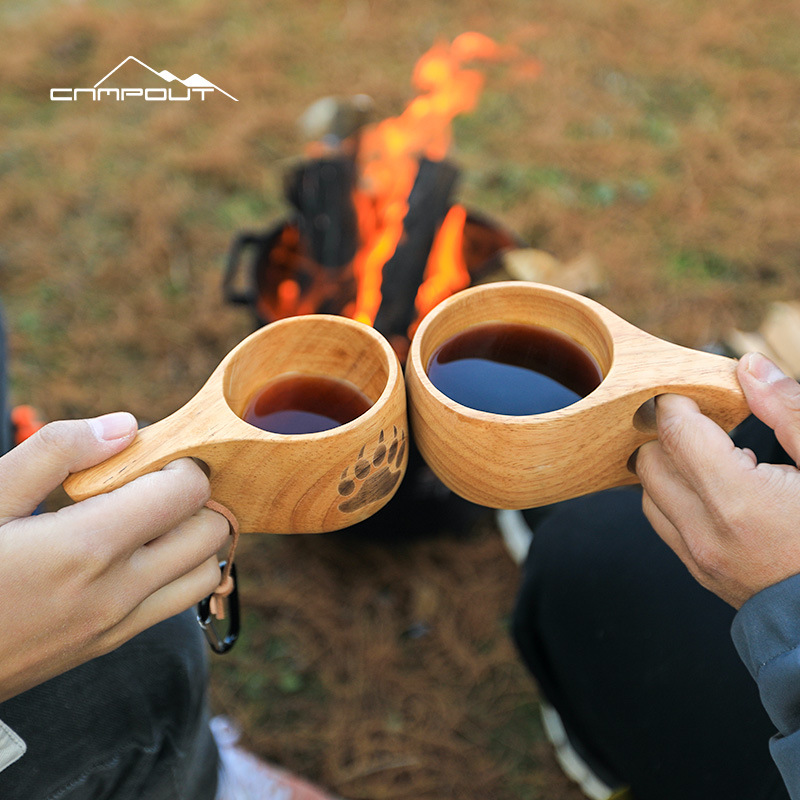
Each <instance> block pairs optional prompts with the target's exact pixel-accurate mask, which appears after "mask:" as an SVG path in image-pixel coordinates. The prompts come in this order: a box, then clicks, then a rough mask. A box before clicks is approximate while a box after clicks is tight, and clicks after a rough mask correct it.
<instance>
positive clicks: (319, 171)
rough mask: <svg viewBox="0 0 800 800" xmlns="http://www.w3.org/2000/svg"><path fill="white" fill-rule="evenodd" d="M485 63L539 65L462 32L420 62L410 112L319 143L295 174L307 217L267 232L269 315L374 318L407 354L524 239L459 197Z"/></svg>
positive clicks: (262, 279) (521, 68)
mask: <svg viewBox="0 0 800 800" xmlns="http://www.w3.org/2000/svg"><path fill="white" fill-rule="evenodd" d="M475 62H489V63H491V62H495V63H496V62H503V63H511V62H513V65H514V67H515V68H516V73H517V75H521V76H524V77H525V78H530V77H532V76H535V74H537V71H538V62H536V61H534V60H533V59H531V58H529V57H525V56H523V55H522V54H521V52H520V51H519V50H518V49H517V48H516V47H515V46H511V45H505V46H501V45H499V44H497V43H496V42H494V41H493V40H492V39H490V38H489V37H488V36H484V35H483V34H480V33H464V34H461V35H460V36H458V37H457V38H456V39H455V40H454V41H453V42H452V43H450V44H447V43H445V42H439V43H437V44H435V45H434V46H433V47H432V48H431V49H430V50H429V51H428V52H427V53H425V54H424V55H423V56H422V58H421V59H420V60H419V61H418V62H417V64H416V66H415V67H414V71H413V76H412V80H413V84H414V85H415V86H416V88H417V89H418V90H419V93H418V95H417V96H416V97H415V98H414V99H413V100H411V102H410V103H409V104H408V106H407V107H406V109H405V110H404V111H403V113H402V114H400V115H399V116H397V117H391V118H388V119H384V120H383V121H381V122H378V123H376V124H372V125H364V124H363V121H364V120H363V119H361V118H359V119H360V121H359V124H358V126H356V131H355V132H354V133H352V135H347V134H345V135H344V138H337V137H336V136H333V137H331V138H332V139H333V140H334V144H333V146H330V145H329V143H328V141H327V138H329V137H327V136H326V137H325V138H323V139H316V140H315V141H314V142H313V143H312V144H311V145H310V146H309V149H308V156H309V159H308V160H307V161H305V162H303V164H301V165H300V167H299V168H298V169H296V170H295V171H294V172H293V173H292V174H291V175H289V176H287V177H288V178H289V180H287V197H288V199H289V200H290V202H292V205H294V207H295V209H297V211H298V217H297V220H296V221H294V222H290V223H287V224H285V225H284V226H283V228H282V229H281V230H279V231H278V232H277V233H276V234H275V235H274V236H270V237H267V239H265V244H264V246H265V250H267V251H268V255H267V256H266V260H265V262H264V263H265V265H266V266H265V269H264V270H263V273H264V274H261V272H259V275H258V295H257V301H256V304H257V309H258V313H259V315H260V317H261V319H263V320H264V321H266V322H269V321H272V320H275V319H281V318H284V317H288V316H294V315H298V314H311V313H320V312H324V313H337V314H342V315H344V316H348V317H352V318H354V319H357V320H359V321H361V322H364V323H367V324H369V325H374V326H375V327H376V328H377V329H379V330H380V331H381V332H382V333H384V335H386V336H387V338H389V340H390V341H391V342H392V344H393V345H394V346H395V349H396V350H397V351H398V355H399V356H400V358H401V359H403V358H404V356H405V350H406V349H407V347H408V340H409V339H410V338H411V336H412V335H413V333H414V331H415V330H416V328H417V326H418V325H419V323H420V321H421V320H422V318H423V317H424V316H425V314H427V313H428V312H429V311H430V310H431V309H432V308H434V307H435V306H436V305H437V304H438V303H440V302H441V301H442V300H444V299H445V298H447V297H448V296H450V295H451V294H453V293H454V292H457V291H459V290H460V289H463V288H466V287H467V286H469V285H470V284H471V283H472V282H473V281H474V280H475V279H476V274H477V273H479V272H480V270H481V269H482V268H483V266H484V265H485V264H486V263H487V262H488V261H490V260H491V259H492V257H493V256H494V255H495V254H497V253H499V252H500V251H501V250H503V249H506V248H509V247H512V246H515V245H518V244H519V242H518V241H517V240H516V238H515V237H513V235H511V234H509V233H508V232H507V231H505V230H502V229H501V228H499V226H493V225H491V224H489V223H488V222H484V221H481V220H480V219H478V218H477V217H476V216H475V215H474V214H470V213H469V212H468V211H467V209H466V208H465V207H464V206H463V205H460V204H458V203H454V202H453V201H452V200H451V198H450V195H451V193H452V191H453V187H454V185H455V182H456V177H457V169H456V168H455V167H454V166H453V165H452V164H450V163H449V162H448V161H447V160H446V156H447V153H448V151H449V148H450V144H451V139H452V122H453V119H454V118H455V117H456V116H458V115H459V114H464V113H467V112H470V111H472V110H473V109H474V108H475V107H476V105H477V103H478V99H479V97H480V94H481V92H482V90H483V86H484V82H485V78H484V76H483V74H482V73H481V72H480V71H479V70H477V69H475V68H474V66H473V65H474V64H475ZM357 97H358V98H360V99H363V98H364V96H363V95H359V96H357ZM320 102H324V101H320ZM359 102H360V101H359ZM312 108H313V107H312ZM345 108H346V110H348V109H347V107H345ZM349 110H350V111H352V110H354V109H349ZM357 111H358V113H363V107H362V106H360V105H359V106H358V108H357ZM364 119H365V117H364ZM336 125H337V126H338V127H336V126H334V127H336V130H337V131H338V130H339V128H340V127H346V126H344V125H339V123H336ZM331 130H333V128H331ZM336 142H339V143H338V144H336ZM315 237H316V238H315ZM267 240H268V242H269V247H267V246H266V244H267ZM348 243H349V244H348Z"/></svg>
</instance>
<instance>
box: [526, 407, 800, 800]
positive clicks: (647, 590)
mask: <svg viewBox="0 0 800 800" xmlns="http://www.w3.org/2000/svg"><path fill="white" fill-rule="evenodd" d="M737 444H740V446H749V447H751V448H752V449H753V450H754V451H755V452H756V453H757V454H758V455H759V457H760V460H762V461H770V462H773V463H777V462H787V461H788V459H786V457H785V454H784V453H783V451H781V450H780V448H779V447H778V446H777V444H776V443H775V440H774V437H772V435H771V432H770V431H768V429H766V428H765V427H764V426H763V425H761V423H758V422H757V421H756V420H754V419H753V418H751V419H750V420H748V421H747V422H746V423H745V424H743V425H742V426H741V427H740V430H739V434H738V437H737ZM525 513H526V515H528V516H530V518H531V521H532V522H533V523H534V524H536V523H537V522H538V524H536V527H535V531H534V537H533V543H532V545H531V549H530V552H529V555H528V559H527V562H526V564H525V569H524V576H523V582H522V586H521V589H520V592H519V596H518V598H517V604H516V608H515V612H514V620H513V631H514V637H515V640H516V643H517V646H518V648H519V651H520V653H521V655H522V658H523V660H524V662H525V663H526V665H527V666H528V668H529V669H530V670H531V672H532V673H533V675H534V676H535V678H536V680H537V682H538V684H539V686H540V688H541V690H542V693H543V695H544V696H545V698H546V699H547V700H548V701H549V703H550V704H551V705H553V706H554V707H555V708H556V710H557V711H558V712H559V713H560V715H561V717H562V720H563V722H564V724H565V727H566V729H567V731H568V733H569V734H570V738H571V739H574V740H575V741H578V742H580V743H581V744H582V745H583V749H584V752H583V754H584V756H586V758H587V761H589V763H590V764H593V765H595V766H597V767H599V768H600V770H599V771H600V772H603V771H604V772H605V773H606V774H607V775H608V774H610V775H613V776H615V777H616V778H617V779H619V781H620V782H621V783H625V784H627V785H629V786H631V787H632V790H633V794H634V797H635V799H636V800H676V799H677V798H680V800H718V799H719V800H723V798H724V800H766V799H767V798H769V799H770V800H778V799H779V798H780V799H781V800H784V799H785V798H788V794H787V792H786V789H785V788H784V786H783V782H782V781H781V779H780V776H779V773H778V770H777V768H776V767H775V765H774V763H773V762H772V759H771V758H770V755H769V751H768V746H767V743H768V739H769V737H770V736H772V735H773V734H774V733H775V728H774V726H773V725H772V723H771V722H770V720H769V718H768V717H767V715H766V712H765V711H764V709H763V707H762V705H761V702H760V700H759V697H758V691H757V688H756V684H755V682H754V681H753V679H752V678H751V677H750V674H749V673H748V672H747V670H746V668H745V667H744V665H743V664H742V662H741V661H740V660H739V657H738V655H737V654H736V651H735V649H734V646H733V643H732V641H731V638H730V625H731V621H732V619H733V616H734V613H735V612H734V610H733V609H732V608H731V607H730V606H728V605H727V604H726V603H724V602H723V601H721V600H719V599H718V598H717V597H716V596H715V595H713V594H711V593H710V592H708V591H706V590H705V589H703V588H702V587H701V586H700V585H699V584H697V583H696V582H695V581H694V579H693V578H691V576H690V575H689V573H688V572H687V570H686V569H685V567H684V566H683V565H682V564H681V562H680V561H679V560H678V558H677V557H676V556H675V555H674V554H673V552H672V551H671V550H670V549H669V548H668V547H667V546H666V545H665V544H664V543H663V542H662V541H661V539H660V538H659V537H658V536H657V535H656V533H655V532H654V531H653V529H652V527H651V526H650V524H649V523H648V521H647V519H646V518H645V516H644V514H643V513H642V510H641V491H640V490H639V489H638V488H636V489H631V488H627V489H617V490H612V491H608V492H601V493H599V494H596V495H592V496H589V497H584V498H579V499H577V500H573V501H569V502H566V503H560V504H558V505H556V506H552V507H550V508H548V509H547V510H545V511H543V512H541V513H539V514H538V515H535V514H531V513H529V512H525Z"/></svg>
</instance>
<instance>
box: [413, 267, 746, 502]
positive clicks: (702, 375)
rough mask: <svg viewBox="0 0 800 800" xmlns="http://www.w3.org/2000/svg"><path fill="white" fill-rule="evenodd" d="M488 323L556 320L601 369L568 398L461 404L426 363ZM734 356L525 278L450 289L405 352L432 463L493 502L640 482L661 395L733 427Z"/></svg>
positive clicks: (449, 480)
mask: <svg viewBox="0 0 800 800" xmlns="http://www.w3.org/2000/svg"><path fill="white" fill-rule="evenodd" d="M491 322H495V323H496V322H507V323H519V324H524V325H536V326H540V327H544V328H549V329H551V330H555V331H559V332H560V333H562V334H565V335H566V336H567V337H569V338H571V339H572V340H574V341H575V342H577V343H578V344H579V345H582V346H583V347H584V348H586V349H587V350H588V351H589V353H590V354H591V355H592V356H593V357H594V358H595V360H596V361H597V363H598V365H599V366H600V370H601V372H602V375H603V380H602V382H601V383H600V385H599V386H598V387H597V388H596V389H595V390H594V391H592V392H591V393H590V394H588V395H586V396H585V397H583V398H581V399H580V400H578V401H577V402H575V403H574V404H572V405H569V406H566V407H564V408H561V409H558V410H556V411H549V412H547V413H543V414H536V415H528V416H511V415H504V414H491V413H487V412H485V411H477V410H475V409H473V408H469V407H467V406H464V405H461V404H459V403H457V402H455V401H454V400H452V399H451V398H449V397H448V396H447V395H445V394H444V393H443V392H441V391H440V390H439V389H437V388H436V387H435V386H434V385H433V383H432V382H431V380H430V378H429V377H428V374H427V367H428V364H429V362H430V359H431V357H432V356H433V354H434V353H435V351H436V350H437V348H439V346H440V345H442V344H444V342H445V341H447V340H448V339H450V338H451V337H453V336H455V335H456V334H458V333H460V332H462V331H464V330H466V329H468V328H471V327H473V326H476V325H481V324H483V323H491ZM735 369H736V361H735V360H734V359H730V358H725V357H724V356H719V355H714V354H710V353H703V352H699V351H696V350H691V349H689V348H686V347H681V346H679V345H676V344H672V343H669V342H666V341H663V340H661V339H658V338H656V337H655V336H652V335H650V334H648V333H645V332H644V331H641V330H639V329H638V328H636V327H634V326H633V325H631V324H630V323H628V322H626V321H625V320H623V319H621V318H620V317H618V316H617V315H616V314H614V313H613V312H611V311H609V310H608V309H607V308H605V307H603V306H602V305H600V304H599V303H597V302H595V301H593V300H589V299H587V298H585V297H582V296H580V295H577V294H573V293H572V292H568V291H566V290H563V289H557V288H555V287H552V286H545V285H540V284H536V283H527V282H524V281H510V282H501V283H491V284H485V285H482V286H476V287H473V288H470V289H465V290H464V291H462V292H459V293H457V294H454V295H452V296H451V297H449V298H448V299H447V300H445V301H444V302H443V303H441V304H440V305H438V306H437V307H436V308H435V309H433V311H431V312H430V313H429V314H428V315H427V316H426V317H425V319H424V320H423V321H422V323H421V324H420V326H419V328H418V329H417V331H416V334H415V336H414V339H413V341H412V343H411V350H410V352H409V356H408V359H407V362H406V387H407V390H408V400H409V417H410V421H411V430H412V435H413V436H414V440H415V442H416V443H417V446H418V447H419V449H420V451H421V453H422V455H423V456H424V458H425V460H426V461H427V463H428V465H429V466H430V467H431V469H432V470H433V471H434V472H435V473H436V475H437V476H438V477H439V478H440V479H441V480H442V482H443V483H444V484H445V485H447V486H448V487H449V488H450V489H452V490H453V491H454V492H456V493H457V494H459V495H461V496H462V497H464V498H466V499H467V500H471V501H472V502H475V503H479V504H481V505H484V506H489V507H492V508H509V509H512V508H531V507H535V506H542V505H547V504H549V503H555V502H558V501H560V500H566V499H569V498H572V497H578V496H580V495H583V494H588V493H589V492H595V491H599V490H601V489H609V488H611V487H615V486H623V485H625V484H632V483H636V482H637V478H636V476H635V475H634V474H632V473H631V471H630V470H629V469H628V461H629V459H630V457H631V455H632V454H633V452H634V451H635V450H636V449H637V448H638V447H639V446H640V445H642V444H644V442H646V441H649V440H651V439H654V438H656V430H655V416H654V413H653V402H652V401H653V398H654V397H656V396H657V395H659V394H664V393H667V392H673V393H676V394H682V395H687V396H689V397H691V398H692V399H694V400H695V401H697V403H698V405H699V406H700V410H701V411H702V412H703V413H704V414H706V415H708V416H709V417H711V419H713V420H714V421H715V422H717V423H718V424H719V425H720V426H721V427H723V428H724V429H725V430H731V429H732V428H733V427H735V426H736V425H737V424H738V423H739V422H741V421H742V420H743V419H744V418H745V417H746V416H747V415H748V413H749V410H748V407H747V403H746V401H745V398H744V394H743V392H742V389H741V387H740V385H739V382H738V380H737V378H736V374H735Z"/></svg>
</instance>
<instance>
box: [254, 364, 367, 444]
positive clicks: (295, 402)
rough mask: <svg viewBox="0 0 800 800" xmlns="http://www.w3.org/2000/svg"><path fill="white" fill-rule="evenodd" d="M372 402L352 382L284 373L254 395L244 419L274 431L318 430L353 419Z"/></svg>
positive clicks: (292, 432) (304, 431) (286, 432)
mask: <svg viewBox="0 0 800 800" xmlns="http://www.w3.org/2000/svg"><path fill="white" fill-rule="evenodd" d="M371 405H372V403H371V402H370V400H369V398H368V397H367V396H366V395H364V394H363V393H362V392H360V391H359V390H358V389H357V388H356V387H355V386H353V385H352V384H351V383H347V382H345V381H340V380H337V379H335V378H329V377H325V376H321V375H284V376H281V377H278V378H276V379H275V380H273V381H270V382H269V383H268V384H267V385H266V386H263V387H262V388H261V389H259V390H258V391H257V392H256V393H255V394H254V395H253V397H252V398H251V399H250V402H249V403H248V404H247V408H246V410H245V412H244V414H243V419H244V421H245V422H249V423H250V424H251V425H255V426H256V427H257V428H261V429H262V430H265V431H271V432H272V433H284V434H298V433H319V432H320V431H327V430H330V429H331V428H336V427H338V426H339V425H344V424H345V423H346V422H351V421H352V420H354V419H355V418H356V417H360V416H361V415H362V414H363V413H364V412H365V411H367V410H368V409H369V408H370V406H371Z"/></svg>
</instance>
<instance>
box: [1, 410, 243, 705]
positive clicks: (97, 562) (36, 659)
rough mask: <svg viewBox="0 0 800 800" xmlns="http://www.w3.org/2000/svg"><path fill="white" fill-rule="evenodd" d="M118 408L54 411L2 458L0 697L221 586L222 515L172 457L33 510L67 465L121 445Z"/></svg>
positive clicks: (194, 476) (202, 482) (131, 426)
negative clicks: (113, 485)
mask: <svg viewBox="0 0 800 800" xmlns="http://www.w3.org/2000/svg"><path fill="white" fill-rule="evenodd" d="M135 435H136V420H135V419H134V418H133V417H132V416H131V415H130V414H126V413H117V414H107V415H105V416H103V417H98V418H96V419H92V420H74V421H68V422H54V423H51V424H49V425H46V426H45V427H44V428H42V429H41V430H40V431H39V432H38V433H36V434H34V435H33V436H32V437H31V438H29V439H27V440H26V441H24V442H23V443H22V444H20V445H19V446H18V447H16V448H15V449H13V450H12V451H11V452H9V453H7V454H6V455H5V456H3V457H2V458H0V587H2V594H1V595H0V599H1V600H2V602H1V603H0V629H2V631H3V646H2V649H0V701H2V700H4V699H7V698H9V697H12V696H13V695H15V694H18V693H19V692H21V691H24V690H25V689H28V688H30V687H31V686H35V685H36V684H38V683H41V682H43V681H45V680H47V679H48V678H51V677H53V676H54V675H57V674H59V673H61V672H65V671H66V670H68V669H71V668H72V667H75V666H77V665H78V664H81V663H83V662H85V661H89V660H90V659H92V658H95V657H97V656H99V655H102V654H103V653H106V652H109V651H111V650H113V649H115V648H116V647H118V646H119V645H121V644H123V643H124V642H125V641H127V640H128V639H130V638H132V637H133V636H135V635H136V634H138V633H140V632H141V631H143V630H145V629H146V628H149V627H150V626H151V625H154V624H156V623H157V622H161V621H162V620H164V619H166V618H168V617H170V616H172V615H174V614H177V613H179V612H180V611H183V610H185V609H187V608H189V607H190V606H191V605H192V604H193V603H196V602H198V601H199V600H201V599H202V598H203V597H205V596H207V595H209V594H210V593H211V592H213V591H214V589H215V588H216V587H217V585H218V583H219V579H220V571H219V566H218V562H217V558H216V553H217V551H218V550H220V549H221V548H222V547H223V545H224V544H225V541H226V539H227V537H228V533H229V526H228V522H227V520H226V519H225V518H224V517H222V516H221V515H220V514H217V513H216V512H214V511H211V510H209V509H207V508H203V506H204V504H205V503H206V501H207V500H208V499H209V495H210V490H209V484H208V479H207V478H206V476H205V475H204V474H203V471H202V470H201V469H200V468H199V467H198V466H197V465H196V464H195V463H194V462H193V461H191V459H180V460H178V461H175V462H173V463H172V464H169V465H168V466H166V467H164V469H162V470H160V471H159V472H154V473H152V474H150V475H144V476H142V477H141V478H137V479H136V480H134V481H131V482H130V483H128V484H127V485H125V486H123V487H121V488H119V489H117V490H115V491H113V492H109V493H108V494H103V495H98V496H97V497H91V498H88V499H87V500H83V501H81V502H79V503H75V504H74V505H71V506H67V507H65V508H63V509H60V510H59V511H57V512H55V513H48V514H39V515H36V516H30V514H31V513H32V512H33V511H34V510H35V509H36V507H37V506H38V505H39V504H40V503H41V502H42V501H43V500H44V499H45V497H46V496H47V495H48V494H49V493H50V492H51V491H52V490H53V489H55V488H56V487H57V486H58V485H59V484H61V483H62V482H63V481H64V479H65V478H66V477H67V475H68V474H69V473H71V472H77V471H78V470H81V469H85V468H87V467H90V466H94V465H95V464H98V463H100V462H101V461H104V460H105V459H107V458H109V457H110V456H112V455H114V454H115V453H118V452H120V451H121V450H124V449H125V448H126V447H127V446H128V445H129V444H130V443H131V442H132V441H133V439H134V437H135Z"/></svg>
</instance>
